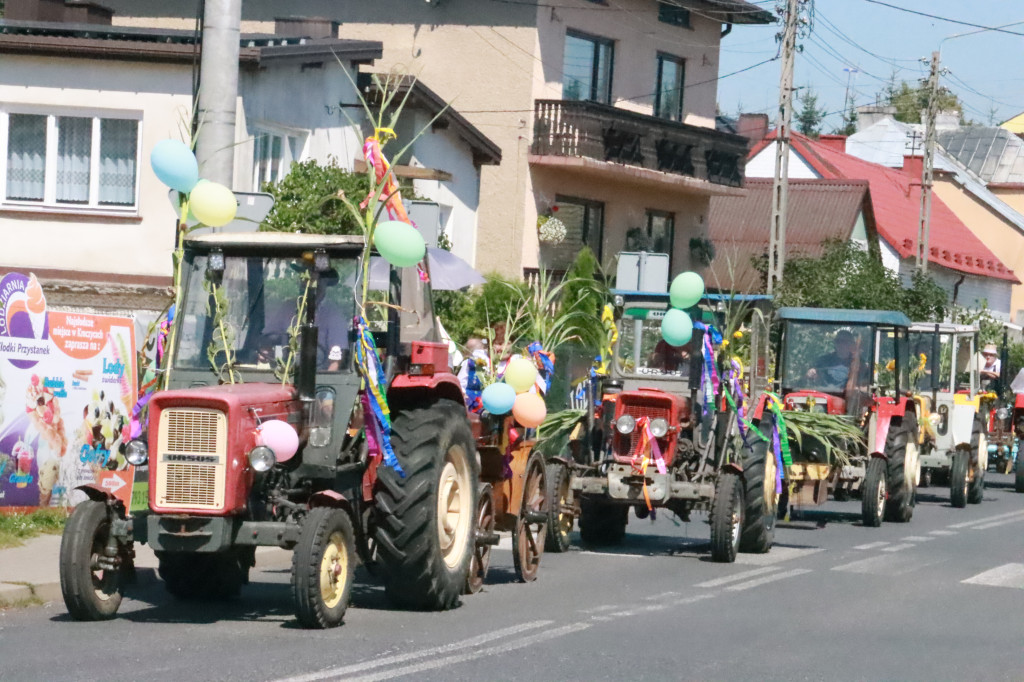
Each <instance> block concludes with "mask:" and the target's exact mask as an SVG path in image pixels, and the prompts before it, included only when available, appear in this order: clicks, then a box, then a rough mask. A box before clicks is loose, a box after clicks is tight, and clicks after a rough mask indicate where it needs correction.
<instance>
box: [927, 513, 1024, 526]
mask: <svg viewBox="0 0 1024 682" xmlns="http://www.w3.org/2000/svg"><path fill="white" fill-rule="evenodd" d="M1011 516H1024V511H1015V512H1008V513H1006V514H997V515H996V516H987V517H985V518H983V519H975V520H974V521H964V522H963V523H954V524H952V525H949V526H946V528H970V527H971V526H977V525H979V524H982V523H988V522H990V521H998V520H999V519H1008V518H1010V517H1011Z"/></svg>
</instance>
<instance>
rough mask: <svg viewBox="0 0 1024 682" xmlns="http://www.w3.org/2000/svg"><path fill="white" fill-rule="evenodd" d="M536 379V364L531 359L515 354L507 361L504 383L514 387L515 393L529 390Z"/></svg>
mask: <svg viewBox="0 0 1024 682" xmlns="http://www.w3.org/2000/svg"><path fill="white" fill-rule="evenodd" d="M535 381H537V366H536V365H534V364H533V361H531V360H527V359H526V358H524V357H522V356H520V355H517V356H516V357H514V358H512V359H511V360H509V361H508V367H506V368H505V383H506V384H508V385H509V386H511V387H512V388H514V389H515V391H516V393H522V392H523V391H529V390H530V387H531V386H533V384H534V382H535Z"/></svg>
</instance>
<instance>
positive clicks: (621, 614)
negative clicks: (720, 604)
mask: <svg viewBox="0 0 1024 682" xmlns="http://www.w3.org/2000/svg"><path fill="white" fill-rule="evenodd" d="M717 596H718V595H717V594H695V595H693V596H692V597H683V598H682V599H674V600H672V601H671V602H669V603H667V604H649V605H647V606H637V607H635V608H631V609H625V610H622V611H616V612H615V613H608V614H602V615H600V616H597V617H596V618H597V619H600V620H611V619H612V618H625V617H628V616H638V615H640V614H641V613H654V612H655V611H664V610H665V609H668V608H672V607H674V606H684V605H686V604H692V603H694V602H698V601H703V600H705V599H711V598H712V597H717Z"/></svg>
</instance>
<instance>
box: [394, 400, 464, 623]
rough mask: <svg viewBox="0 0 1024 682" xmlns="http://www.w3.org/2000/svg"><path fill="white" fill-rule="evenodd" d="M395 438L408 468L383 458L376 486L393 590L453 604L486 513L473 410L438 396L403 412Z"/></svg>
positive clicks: (404, 599)
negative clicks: (469, 413) (481, 513)
mask: <svg viewBox="0 0 1024 682" xmlns="http://www.w3.org/2000/svg"><path fill="white" fill-rule="evenodd" d="M391 443H392V445H393V447H394V451H395V455H396V456H397V458H398V462H399V464H400V465H401V467H402V470H403V473H401V474H400V473H399V472H398V471H397V470H396V469H393V468H392V467H389V466H387V465H384V464H382V465H381V466H380V467H379V468H378V469H377V487H376V491H375V500H376V505H377V512H378V515H377V523H376V529H375V530H376V539H377V555H378V557H379V560H380V563H381V567H382V569H383V571H382V572H383V576H384V587H385V591H386V592H387V595H388V597H389V599H390V600H391V601H392V602H393V603H394V604H395V605H396V606H399V607H402V608H409V609H416V610H441V609H450V608H453V607H455V606H456V605H457V604H458V602H459V595H461V594H462V591H463V589H464V588H465V585H466V576H467V575H468V573H469V566H470V562H471V561H472V558H473V544H474V532H473V531H474V529H475V527H476V517H477V512H478V508H477V495H478V490H477V486H478V481H479V478H480V475H479V464H478V463H477V457H476V450H475V447H474V441H473V434H472V433H471V431H470V429H469V422H468V420H467V419H466V410H465V408H464V407H462V406H461V405H459V404H458V403H455V402H453V401H450V400H438V401H437V402H436V403H434V404H433V405H431V406H429V407H425V408H418V409H413V408H409V409H402V410H399V411H396V412H395V413H394V414H393V416H392V422H391ZM403 474H404V475H403Z"/></svg>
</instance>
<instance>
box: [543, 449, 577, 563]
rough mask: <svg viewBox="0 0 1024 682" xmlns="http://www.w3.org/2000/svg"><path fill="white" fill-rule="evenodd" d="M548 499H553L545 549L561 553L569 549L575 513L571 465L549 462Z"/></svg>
mask: <svg viewBox="0 0 1024 682" xmlns="http://www.w3.org/2000/svg"><path fill="white" fill-rule="evenodd" d="M547 469H548V499H549V500H551V515H550V518H549V519H548V535H547V539H546V540H545V542H544V549H545V550H546V551H548V552H554V553H556V554H559V553H561V552H568V551H569V543H570V536H571V534H572V526H573V522H574V521H575V520H576V519H575V514H573V512H572V510H571V505H572V491H571V490H570V489H569V482H570V481H569V477H570V472H569V467H567V466H566V465H565V464H563V463H561V462H558V461H553V462H548V465H547Z"/></svg>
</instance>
